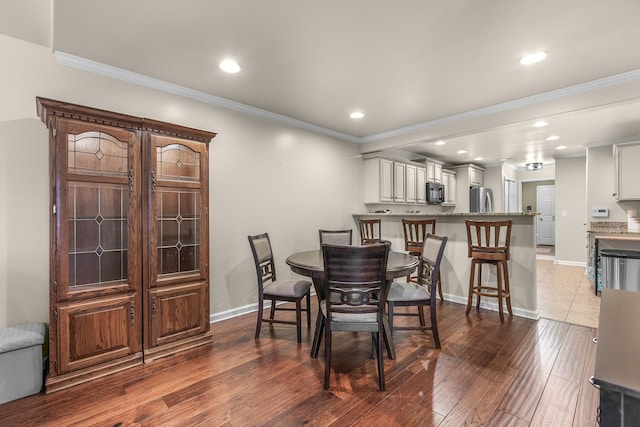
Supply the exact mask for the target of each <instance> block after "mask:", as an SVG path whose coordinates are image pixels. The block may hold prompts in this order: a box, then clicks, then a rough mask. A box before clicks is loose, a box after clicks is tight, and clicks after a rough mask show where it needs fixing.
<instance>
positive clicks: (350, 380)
mask: <svg viewBox="0 0 640 427" xmlns="http://www.w3.org/2000/svg"><path fill="white" fill-rule="evenodd" d="M316 310H317V303H316V302H315V301H314V304H313V310H312V317H313V316H314V315H315V313H316V312H317V311H316ZM464 312H465V306H464V305H460V304H455V303H451V302H443V303H439V305H438V317H439V322H438V323H439V326H440V335H441V341H442V349H440V350H438V349H435V348H434V344H433V338H432V336H431V335H430V334H429V333H422V332H420V331H397V332H396V333H395V334H394V341H395V344H396V351H397V358H396V360H388V359H387V358H386V357H385V360H384V363H385V374H386V376H387V389H386V391H384V392H382V391H380V390H379V389H378V385H377V370H376V361H375V360H374V359H372V358H371V335H370V334H365V333H353V334H348V333H345V334H338V335H342V336H341V337H340V338H338V337H337V336H336V339H335V341H334V350H335V351H336V353H335V354H334V363H333V367H332V369H333V370H332V379H331V387H330V389H329V390H324V389H323V388H322V381H323V375H324V354H323V351H321V352H320V353H321V354H320V356H319V357H318V358H317V359H312V358H311V357H310V356H309V351H310V343H311V339H312V336H313V329H306V328H305V329H304V333H303V342H302V343H301V344H298V343H297V342H296V333H295V328H294V327H291V326H288V325H277V326H274V327H269V326H267V325H265V326H264V327H263V331H262V334H261V337H260V339H258V340H255V339H254V338H253V334H254V331H255V329H254V328H255V314H252V315H247V316H241V317H238V318H234V319H230V320H227V321H224V322H220V323H216V324H214V325H212V330H213V335H214V343H213V345H210V346H206V347H202V348H198V349H193V350H190V351H187V352H184V353H180V354H177V355H173V356H171V357H167V358H164V359H159V360H157V361H155V362H153V363H150V364H145V365H142V366H139V367H134V368H132V369H128V370H126V371H123V372H120V373H117V374H114V375H110V376H108V377H105V378H101V379H96V380H94V381H92V382H91V383H88V384H83V385H78V386H76V387H72V388H69V389H67V390H61V391H58V392H56V393H52V394H48V395H44V394H39V395H34V396H30V397H27V398H24V399H20V400H16V401H13V402H8V403H6V404H3V405H0V420H2V421H1V424H2V425H11V426H13V425H18V426H19V425H28V426H34V425H35V426H42V425H44V426H47V425H51V426H61V425H64V426H67V425H74V426H85V425H109V426H113V425H122V426H124V425H127V426H129V425H143V426H154V427H155V426H164V425H167V426H182V425H184V426H196V425H201V426H211V425H215V426H245V425H251V426H260V425H269V426H290V425H310V426H327V425H335V426H353V425H361V426H364V425H367V426H371V425H401V426H412V425H420V426H429V425H439V424H441V425H443V426H454V425H456V424H457V425H514V426H519V425H528V423H529V421H532V422H533V423H540V424H543V423H545V422H547V421H548V418H545V413H543V411H546V412H554V411H558V410H559V409H558V408H556V406H554V405H556V404H562V405H563V406H566V405H571V404H572V405H573V408H569V410H568V411H569V413H568V414H567V417H565V418H558V417H556V418H555V419H554V424H553V425H554V426H556V425H558V426H562V427H563V426H565V425H566V426H570V425H571V423H572V422H573V423H574V425H576V426H578V425H579V426H582V425H593V422H594V414H595V413H596V412H595V411H596V407H597V391H596V390H595V389H593V388H592V387H591V386H590V385H589V384H588V383H587V382H586V380H587V378H588V377H589V376H591V375H592V374H593V361H594V358H595V345H593V344H591V342H590V340H591V338H592V337H594V336H595V335H596V331H595V330H593V329H589V328H580V327H575V326H571V325H569V324H566V323H562V322H556V321H549V320H545V319H541V320H538V321H534V320H529V319H523V318H519V317H508V318H507V319H506V320H507V321H506V322H505V324H501V323H500V320H499V317H498V315H497V313H495V312H487V311H484V310H479V311H476V310H474V311H472V313H470V315H469V316H465V313H464ZM415 320H416V319H413V318H399V319H398V320H397V322H398V323H399V324H402V323H405V324H409V323H408V322H414V321H415ZM573 356H576V357H573ZM569 395H573V396H574V401H573V403H571V402H569V401H568V400H567V399H568V396H569ZM479 402H480V403H479ZM538 403H539V404H538ZM527 417H528V418H527ZM555 421H560V422H561V423H560V424H558V423H555ZM523 423H524V424H523Z"/></svg>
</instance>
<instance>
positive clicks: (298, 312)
mask: <svg viewBox="0 0 640 427" xmlns="http://www.w3.org/2000/svg"><path fill="white" fill-rule="evenodd" d="M296 336H297V338H298V344H300V343H301V342H302V300H300V299H299V300H296Z"/></svg>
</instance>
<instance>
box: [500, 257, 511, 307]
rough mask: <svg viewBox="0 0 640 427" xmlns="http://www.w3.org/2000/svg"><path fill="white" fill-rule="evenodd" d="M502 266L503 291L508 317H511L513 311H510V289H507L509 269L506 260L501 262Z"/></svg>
mask: <svg viewBox="0 0 640 427" xmlns="http://www.w3.org/2000/svg"><path fill="white" fill-rule="evenodd" d="M502 266H503V268H504V289H505V291H506V292H507V310H509V315H510V316H513V311H512V310H511V289H509V269H508V267H507V261H506V260H505V261H502Z"/></svg>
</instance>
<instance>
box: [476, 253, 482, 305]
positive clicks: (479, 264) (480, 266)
mask: <svg viewBox="0 0 640 427" xmlns="http://www.w3.org/2000/svg"><path fill="white" fill-rule="evenodd" d="M482 264H483V263H481V262H479V263H478V287H479V288H480V289H478V302H476V308H480V292H482Z"/></svg>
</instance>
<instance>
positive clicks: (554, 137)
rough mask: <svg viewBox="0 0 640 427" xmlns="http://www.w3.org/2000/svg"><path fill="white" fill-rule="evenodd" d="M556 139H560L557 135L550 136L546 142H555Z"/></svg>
mask: <svg viewBox="0 0 640 427" xmlns="http://www.w3.org/2000/svg"><path fill="white" fill-rule="evenodd" d="M558 139H560V137H559V136H558V135H551V136H550V137H548V138H547V141H556V140H558Z"/></svg>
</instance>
